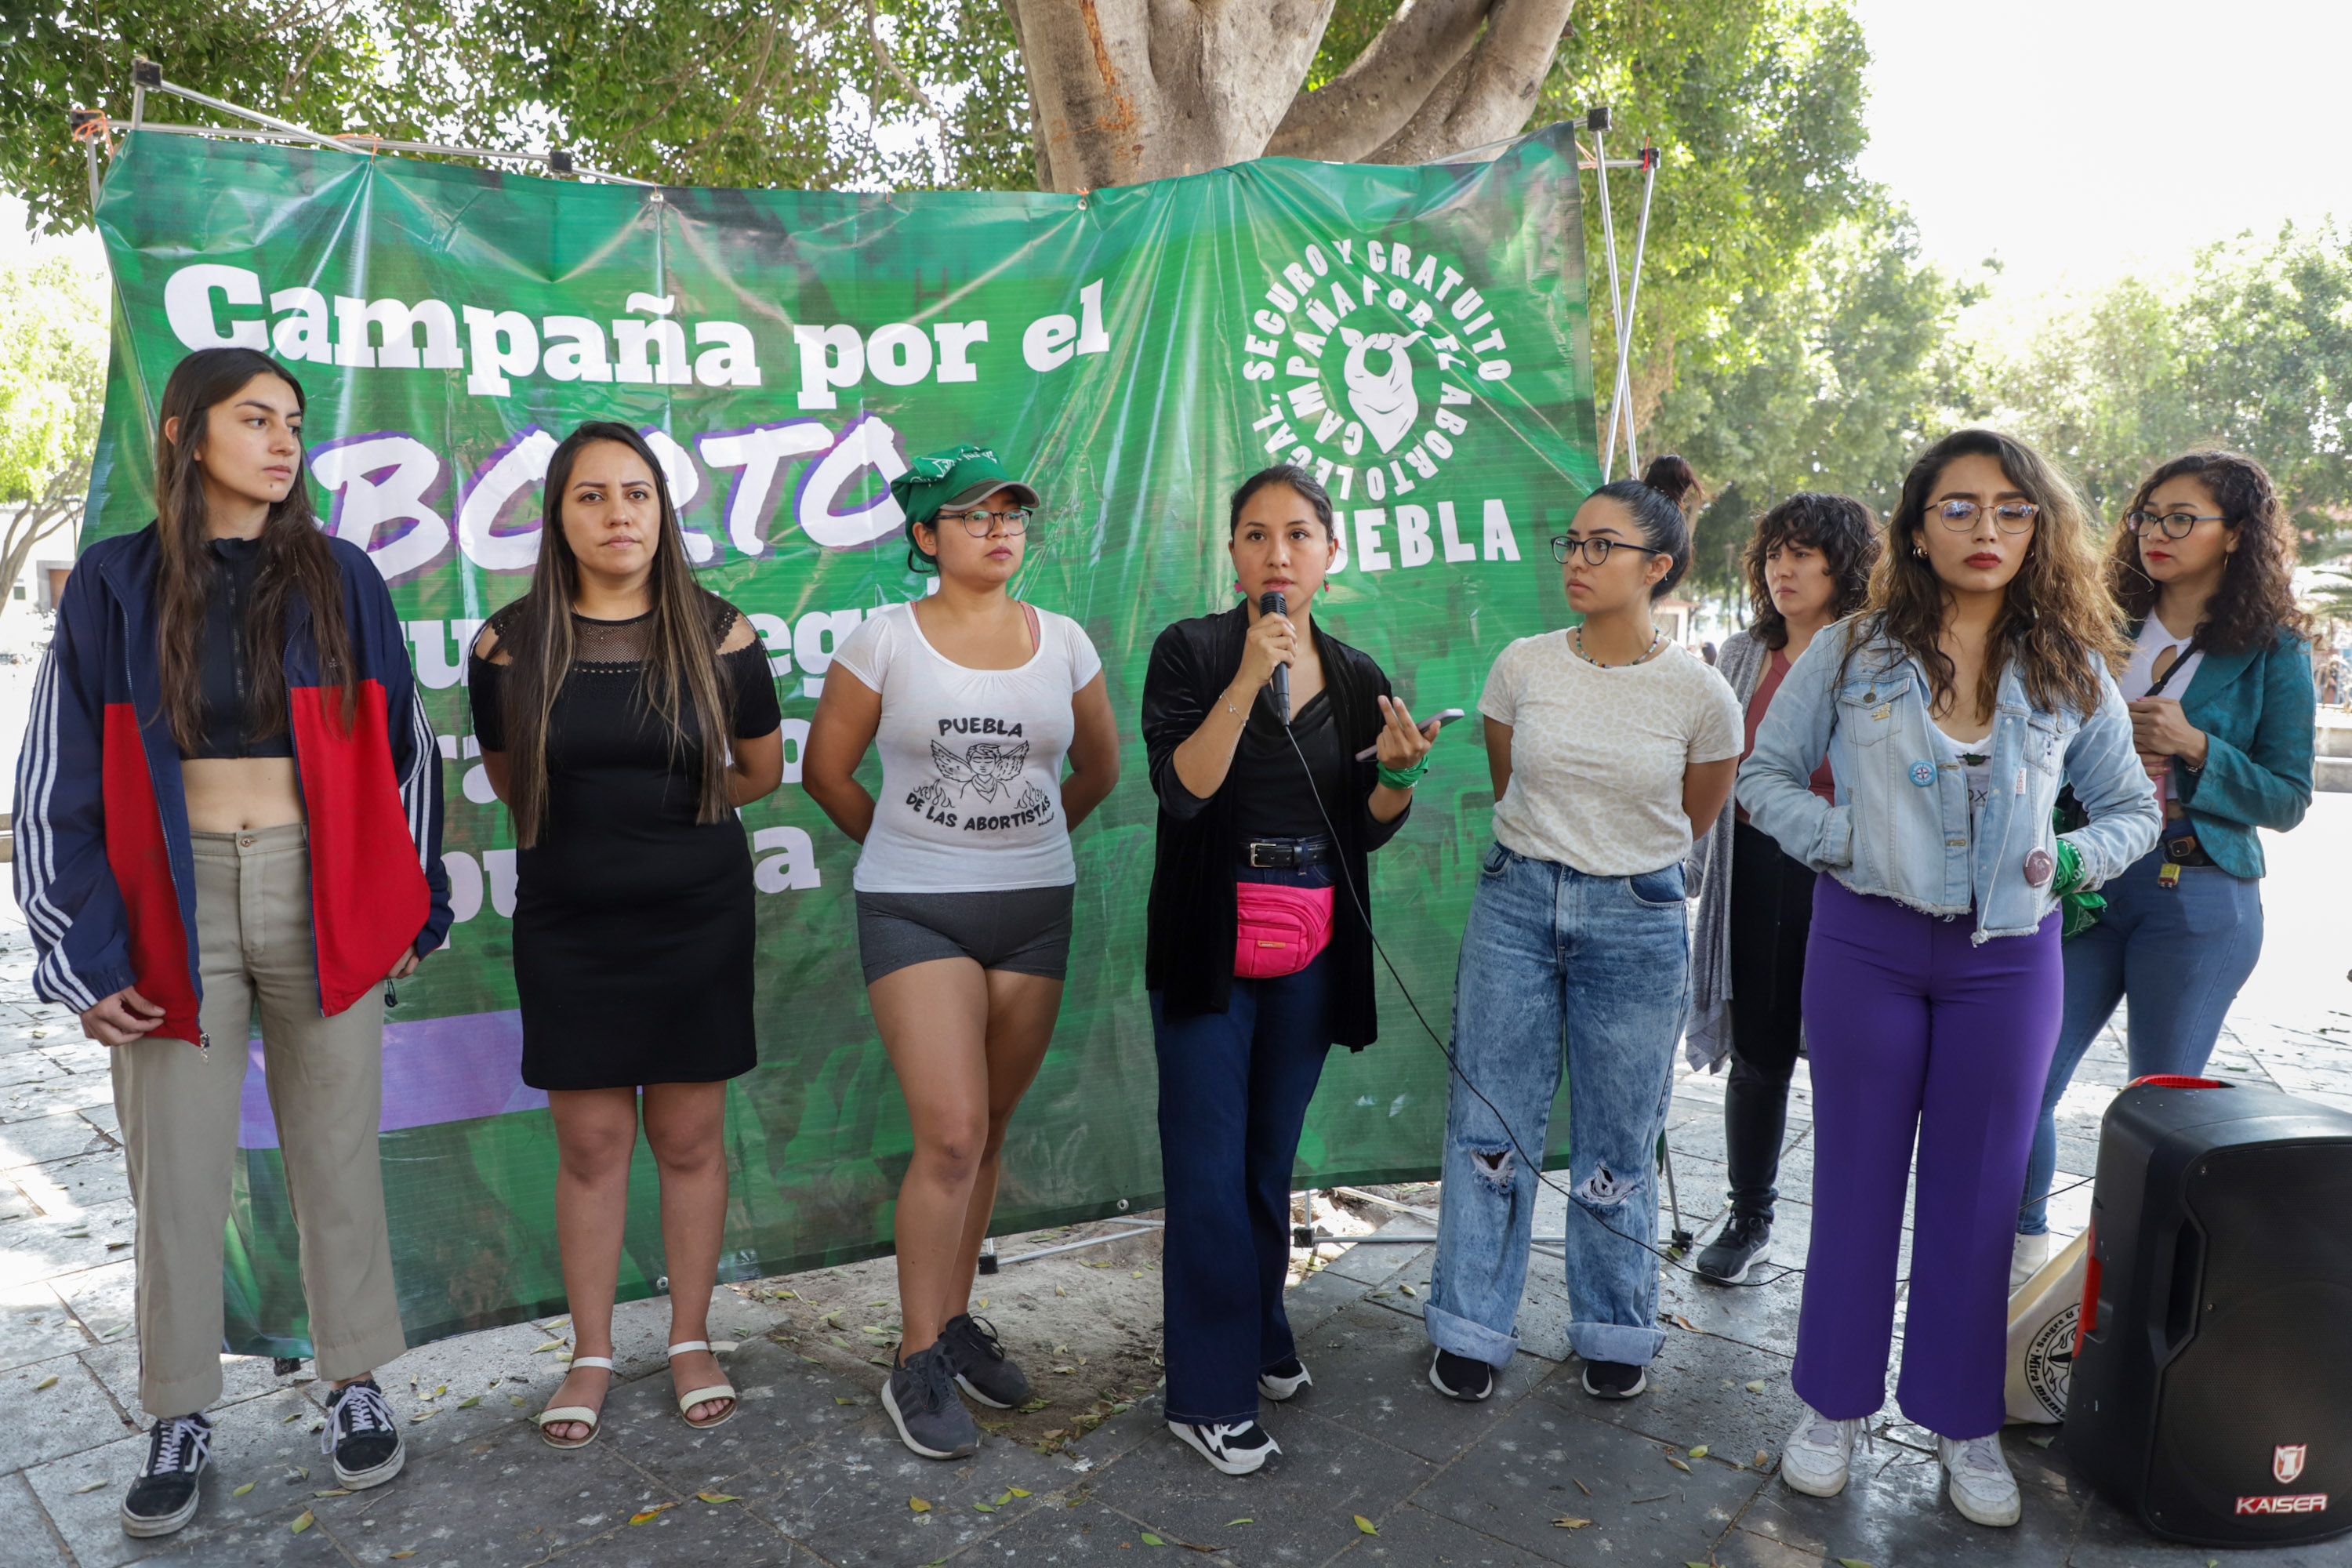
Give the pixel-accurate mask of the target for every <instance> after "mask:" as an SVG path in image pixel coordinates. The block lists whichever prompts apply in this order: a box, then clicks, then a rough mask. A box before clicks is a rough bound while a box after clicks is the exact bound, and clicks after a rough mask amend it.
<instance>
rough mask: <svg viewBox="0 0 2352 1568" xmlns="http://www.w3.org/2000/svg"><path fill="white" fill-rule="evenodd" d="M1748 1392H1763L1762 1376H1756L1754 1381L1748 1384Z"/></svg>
mask: <svg viewBox="0 0 2352 1568" xmlns="http://www.w3.org/2000/svg"><path fill="white" fill-rule="evenodd" d="M1763 1392H1764V1380H1763V1379H1762V1378H1760V1377H1759V1378H1758V1379H1757V1380H1756V1381H1755V1382H1753V1383H1751V1384H1748V1393H1750V1394H1761V1393H1763Z"/></svg>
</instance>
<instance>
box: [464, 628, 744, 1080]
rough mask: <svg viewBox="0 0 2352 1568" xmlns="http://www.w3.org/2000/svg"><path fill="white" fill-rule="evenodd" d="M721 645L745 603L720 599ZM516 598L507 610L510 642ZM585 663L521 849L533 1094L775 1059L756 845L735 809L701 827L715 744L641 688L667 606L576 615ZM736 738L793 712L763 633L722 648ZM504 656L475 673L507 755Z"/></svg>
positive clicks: (555, 723)
mask: <svg viewBox="0 0 2352 1568" xmlns="http://www.w3.org/2000/svg"><path fill="white" fill-rule="evenodd" d="M706 597H707V601H708V603H709V607H710V612H711V618H712V623H713V626H712V629H713V630H714V632H715V633H716V634H717V640H718V641H719V642H721V643H723V642H725V641H726V638H727V634H728V632H729V631H730V629H731V628H732V627H733V626H734V624H735V621H736V618H737V616H738V615H739V613H740V612H738V611H737V610H736V609H735V607H734V606H733V605H730V604H728V603H727V602H726V601H725V600H723V599H720V598H719V597H718V596H717V595H706ZM519 618H520V605H510V606H509V607H508V608H507V609H506V610H503V611H501V612H499V615H497V616H492V617H491V619H490V629H491V630H492V631H493V632H494V633H496V634H498V635H499V640H500V641H504V640H506V637H507V634H508V632H509V629H510V628H512V627H513V626H514V625H515V624H516V622H517V621H518V620H519ZM572 626H573V632H574V637H575V643H574V648H575V653H574V658H573V660H572V668H571V670H570V672H569V673H568V674H566V675H565V677H564V679H563V685H562V689H561V690H560V691H558V693H557V694H556V699H555V707H554V710H553V712H552V713H551V715H550V717H549V723H548V781H547V785H548V809H547V814H546V821H545V830H544V831H543V832H542V833H541V841H540V842H539V843H538V844H536V845H534V846H532V847H529V848H526V849H523V850H521V851H520V853H518V854H517V855H516V857H515V870H516V887H515V913H514V966H515V991H516V994H517V995H518V996H519V997H520V1001H521V1004H522V1080H523V1082H525V1083H527V1084H529V1085H530V1087H532V1088H533V1089H633V1088H635V1087H637V1086H638V1085H641V1084H647V1083H709V1082H714V1081H716V1080H718V1079H730V1078H734V1077H737V1076H739V1075H740V1074H742V1073H747V1072H749V1071H751V1068H754V1067H756V1066H758V1065H759V1055H758V1051H757V1048H756V1047H755V1046H754V1044H753V1040H752V1027H751V963H752V946H753V935H752V898H753V893H752V889H751V847H750V846H749V844H748V843H747V842H746V841H745V838H744V836H743V825H742V823H741V821H740V820H739V819H738V818H737V817H736V816H734V814H732V813H731V812H730V814H729V815H728V816H726V817H725V818H723V819H722V820H720V821H718V822H709V823H702V822H697V821H696V820H695V815H696V808H697V805H698V800H699V797H700V782H701V777H702V748H701V746H700V744H699V743H698V742H696V741H695V740H694V739H693V737H694V736H695V735H696V733H697V726H695V725H693V724H690V723H689V724H688V725H686V726H685V729H686V731H687V734H688V742H686V743H684V744H679V743H677V742H676V741H674V739H673V736H672V734H671V731H670V729H669V726H668V725H667V723H665V722H664V721H661V720H659V719H658V718H656V716H655V715H654V713H653V712H652V710H651V709H650V707H649V706H648V704H647V702H646V699H645V697H644V695H643V694H642V683H643V675H644V668H645V666H644V659H645V653H646V637H647V636H648V634H649V633H650V632H651V629H652V626H653V617H652V616H651V615H650V614H647V615H645V616H638V617H637V618H636V619H635V620H628V621H592V620H590V619H588V618H587V617H585V616H573V617H572ZM719 663H720V665H721V667H722V675H721V679H720V682H719V690H720V693H721V694H722V696H723V695H726V694H727V693H729V692H730V689H731V692H732V698H733V703H734V711H733V713H732V714H731V715H730V720H729V730H730V733H732V734H734V735H735V736H737V737H738V738H740V739H744V740H750V739H753V738H755V737H758V736H761V735H769V734H773V733H774V732H775V731H776V728H777V726H778V725H779V724H780V723H782V710H780V709H779V707H778V705H777V702H776V683H775V679H774V678H773V677H772V675H770V674H769V671H768V657H767V650H766V649H765V648H763V647H761V645H760V643H759V642H758V640H757V639H754V640H753V641H752V642H751V643H750V644H749V645H748V646H746V647H743V648H741V649H740V650H739V651H737V652H734V653H730V654H722V655H721V656H720V657H719ZM504 674H505V670H504V668H503V667H501V666H499V665H497V664H493V663H491V662H489V661H488V660H486V659H483V658H478V657H477V658H474V659H473V660H472V661H471V664H470V666H469V672H468V676H467V679H468V681H469V682H470V685H471V694H472V702H473V710H474V733H475V735H476V736H477V737H478V739H479V741H480V742H481V745H482V749H483V750H484V751H490V752H498V751H504V750H506V735H505V728H506V726H505V724H504V722H503V715H502V713H501V712H500V710H499V689H500V687H501V685H502V684H503V682H502V679H501V677H502V676H503V675H504Z"/></svg>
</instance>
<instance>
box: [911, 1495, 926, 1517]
mask: <svg viewBox="0 0 2352 1568" xmlns="http://www.w3.org/2000/svg"><path fill="white" fill-rule="evenodd" d="M907 1506H908V1508H911V1509H913V1510H915V1511H916V1512H917V1513H929V1512H930V1511H931V1505H930V1504H929V1503H927V1502H925V1501H924V1500H922V1499H921V1498H919V1497H910V1498H908V1500H907Z"/></svg>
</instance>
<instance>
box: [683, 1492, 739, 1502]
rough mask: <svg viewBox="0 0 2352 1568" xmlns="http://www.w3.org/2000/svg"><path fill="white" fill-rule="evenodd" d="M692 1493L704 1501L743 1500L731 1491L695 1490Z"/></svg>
mask: <svg viewBox="0 0 2352 1568" xmlns="http://www.w3.org/2000/svg"><path fill="white" fill-rule="evenodd" d="M694 1495H695V1496H697V1497H698V1498H700V1499H701V1500H703V1501H705V1502H741V1501H742V1499H741V1498H740V1497H737V1496H736V1495H735V1494H734V1493H732V1492H697V1493H695V1494H694Z"/></svg>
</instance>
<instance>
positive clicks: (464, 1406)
mask: <svg viewBox="0 0 2352 1568" xmlns="http://www.w3.org/2000/svg"><path fill="white" fill-rule="evenodd" d="M481 1402H482V1396H481V1395H480V1394H474V1395H473V1396H472V1397H470V1398H467V1399H461V1400H459V1401H457V1408H458V1409H460V1410H471V1409H472V1408H473V1407H474V1406H475V1405H479V1404H480V1403H481Z"/></svg>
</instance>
